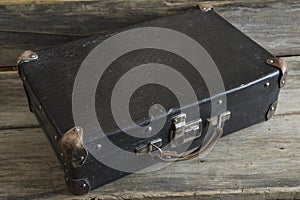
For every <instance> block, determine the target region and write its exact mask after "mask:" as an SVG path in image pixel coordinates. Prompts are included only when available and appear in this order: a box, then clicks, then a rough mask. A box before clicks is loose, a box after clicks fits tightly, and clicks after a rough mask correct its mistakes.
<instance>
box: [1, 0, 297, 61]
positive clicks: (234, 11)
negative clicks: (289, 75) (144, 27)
mask: <svg viewBox="0 0 300 200" xmlns="http://www.w3.org/2000/svg"><path fill="white" fill-rule="evenodd" d="M211 3H212V4H214V5H215V7H216V8H217V11H218V12H219V13H220V14H221V15H222V16H224V17H225V18H226V19H228V20H229V21H230V22H232V23H233V24H234V25H236V26H237V27H238V28H241V29H242V30H243V31H244V32H245V33H246V34H247V35H249V36H250V37H251V38H253V39H254V40H256V41H259V42H261V44H262V45H263V46H264V47H265V48H267V49H268V50H270V51H271V52H272V53H274V54H276V55H300V42H299V35H300V28H299V26H300V25H299V21H300V20H299V0H285V1H280V0H276V1H275V0H264V1H259V0H251V1H247V0H231V1H224V0H219V1H217V0H213V1H211ZM198 4H199V1H197V0H111V1H93V0H35V1H34V0H0V66H13V65H15V63H16V58H17V57H18V55H19V54H20V53H21V52H22V51H23V50H24V49H33V50H38V49H42V48H47V47H49V46H52V45H56V44H61V43H63V42H68V41H72V40H76V39H78V38H81V37H84V36H88V35H91V34H95V33H99V34H101V33H107V32H111V31H114V30H116V29H119V28H121V27H125V26H127V25H129V24H134V23H138V22H141V21H144V20H149V19H153V18H157V17H160V16H165V15H170V14H174V13H176V12H178V11H180V10H185V9H188V8H191V7H195V6H197V5H198ZM266 36H267V37H266Z"/></svg>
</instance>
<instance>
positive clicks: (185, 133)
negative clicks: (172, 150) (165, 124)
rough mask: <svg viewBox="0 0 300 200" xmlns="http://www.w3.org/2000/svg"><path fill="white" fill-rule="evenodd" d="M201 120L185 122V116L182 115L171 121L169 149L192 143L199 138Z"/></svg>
mask: <svg viewBox="0 0 300 200" xmlns="http://www.w3.org/2000/svg"><path fill="white" fill-rule="evenodd" d="M201 133H202V120H201V119H198V120H195V121H192V122H189V123H187V122H186V114H185V113H182V114H180V115H177V116H175V117H174V118H173V119H172V129H171V133H170V139H171V147H176V146H179V145H182V144H184V143H187V142H189V141H192V140H194V139H196V138H198V137H200V136H201Z"/></svg>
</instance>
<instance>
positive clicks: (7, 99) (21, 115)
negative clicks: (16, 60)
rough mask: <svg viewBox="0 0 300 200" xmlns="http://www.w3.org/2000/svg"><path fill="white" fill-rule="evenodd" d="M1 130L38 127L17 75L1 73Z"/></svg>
mask: <svg viewBox="0 0 300 200" xmlns="http://www.w3.org/2000/svg"><path fill="white" fill-rule="evenodd" d="M0 91H1V95H0V105H1V106H0V129H8V128H16V127H37V126H38V123H37V120H36V119H35V117H34V115H33V114H32V113H30V112H29V107H28V102H27V98H26V95H25V92H24V89H23V86H22V82H21V80H19V77H18V75H17V73H13V74H6V73H0Z"/></svg>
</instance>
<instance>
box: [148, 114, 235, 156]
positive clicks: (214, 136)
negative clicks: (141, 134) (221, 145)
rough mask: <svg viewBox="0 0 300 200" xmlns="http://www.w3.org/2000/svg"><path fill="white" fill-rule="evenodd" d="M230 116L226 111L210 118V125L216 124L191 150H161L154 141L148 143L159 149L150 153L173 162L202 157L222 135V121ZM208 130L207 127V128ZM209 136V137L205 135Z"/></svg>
mask: <svg viewBox="0 0 300 200" xmlns="http://www.w3.org/2000/svg"><path fill="white" fill-rule="evenodd" d="M229 118H230V112H229V111H227V112H225V113H223V114H221V115H219V116H217V117H214V118H211V119H210V120H208V121H209V127H210V126H216V127H215V128H213V131H212V132H211V133H210V134H206V137H205V139H204V141H207V142H204V143H203V144H202V145H201V146H200V147H198V148H197V149H196V150H194V151H191V152H188V153H187V152H185V153H182V154H179V153H177V152H176V151H163V150H162V149H161V148H160V147H158V146H157V145H155V144H154V143H152V142H151V143H150V145H151V146H152V147H153V148H155V149H157V150H158V151H159V153H158V154H155V155H154V154H151V153H150V154H151V155H153V156H155V157H157V158H159V159H160V160H162V161H164V162H175V161H183V160H189V159H192V158H195V157H201V158H204V157H205V156H206V155H207V154H208V153H209V152H210V151H211V150H212V149H213V147H214V146H215V145H216V144H217V142H218V141H219V139H220V138H221V137H222V135H223V126H224V122H225V121H226V120H228V119H229ZM208 130H209V129H208ZM207 136H210V137H207Z"/></svg>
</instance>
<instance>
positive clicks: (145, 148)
mask: <svg viewBox="0 0 300 200" xmlns="http://www.w3.org/2000/svg"><path fill="white" fill-rule="evenodd" d="M161 146H162V139H161V138H157V139H154V140H152V141H151V142H150V143H148V144H143V145H141V146H139V147H137V148H135V152H136V153H137V154H143V153H151V152H152V151H155V150H158V149H159V147H161ZM153 147H154V149H153Z"/></svg>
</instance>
